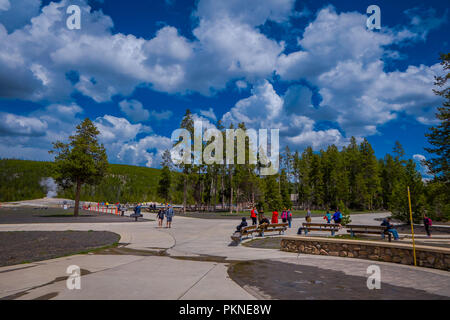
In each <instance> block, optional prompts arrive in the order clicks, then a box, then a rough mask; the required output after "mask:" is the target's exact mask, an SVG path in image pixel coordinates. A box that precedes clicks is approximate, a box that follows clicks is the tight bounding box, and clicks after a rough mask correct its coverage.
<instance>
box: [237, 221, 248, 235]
mask: <svg viewBox="0 0 450 320" xmlns="http://www.w3.org/2000/svg"><path fill="white" fill-rule="evenodd" d="M247 225H248V224H247V219H246V218H245V217H243V218H242V221H241V223H240V224H239V225H238V226H237V227H236V231H237V232H241V229H242V228H245V227H246V226H247Z"/></svg>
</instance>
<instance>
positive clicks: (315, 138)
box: [222, 81, 347, 150]
mask: <svg viewBox="0 0 450 320" xmlns="http://www.w3.org/2000/svg"><path fill="white" fill-rule="evenodd" d="M298 88H300V87H298ZM301 90H303V89H301ZM251 93H252V95H251V96H250V97H248V98H245V99H242V100H240V101H238V102H237V103H236V104H235V106H234V107H233V108H231V110H230V111H229V112H227V113H226V114H224V116H223V118H222V121H223V122H224V124H225V125H226V126H228V125H229V124H230V123H234V124H237V123H240V122H245V124H246V126H247V128H253V129H255V130H258V129H279V130H280V139H281V141H280V144H281V145H286V144H288V145H290V146H294V147H298V148H303V147H306V146H312V147H313V148H314V149H316V150H319V149H320V148H323V147H325V146H327V145H330V144H335V145H337V146H343V145H344V144H346V142H347V139H346V138H344V137H343V136H342V134H341V133H340V131H339V130H337V129H325V130H316V129H315V125H316V121H315V120H313V119H311V118H310V117H307V116H304V115H300V113H301V112H298V111H299V110H295V112H293V110H290V107H291V106H290V102H287V103H286V100H289V101H291V102H292V100H293V99H294V100H295V99H296V98H294V97H292V95H291V94H290V93H289V94H287V95H286V96H285V97H282V96H280V95H278V94H277V92H276V91H275V89H274V88H273V86H272V84H271V83H269V82H268V81H263V82H261V83H259V84H258V85H256V86H255V87H254V88H253V89H252V91H251ZM304 93H305V94H306V95H307V96H308V95H309V101H308V97H306V98H301V99H300V100H303V101H304V102H305V105H304V107H309V105H310V98H311V94H310V92H309V93H308V92H307V91H306V90H305V91H304Z"/></svg>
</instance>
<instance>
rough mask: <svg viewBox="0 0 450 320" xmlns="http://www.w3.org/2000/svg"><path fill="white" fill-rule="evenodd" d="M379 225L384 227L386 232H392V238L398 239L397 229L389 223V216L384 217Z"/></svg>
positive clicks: (382, 235)
mask: <svg viewBox="0 0 450 320" xmlns="http://www.w3.org/2000/svg"><path fill="white" fill-rule="evenodd" d="M381 225H382V226H383V227H386V231H387V232H390V233H392V235H393V236H394V240H398V239H399V237H398V232H397V230H395V226H394V225H393V224H392V223H391V217H387V218H386V219H384V220H383V222H382V223H381ZM381 237H382V238H383V239H384V233H382V234H381Z"/></svg>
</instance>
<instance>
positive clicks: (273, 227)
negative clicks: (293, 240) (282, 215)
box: [258, 223, 289, 237]
mask: <svg viewBox="0 0 450 320" xmlns="http://www.w3.org/2000/svg"><path fill="white" fill-rule="evenodd" d="M288 225H289V224H287V223H274V224H266V223H263V224H260V225H259V226H258V231H259V235H260V236H261V237H264V234H265V233H267V232H278V234H281V233H284V232H285V231H286V229H287V227H288Z"/></svg>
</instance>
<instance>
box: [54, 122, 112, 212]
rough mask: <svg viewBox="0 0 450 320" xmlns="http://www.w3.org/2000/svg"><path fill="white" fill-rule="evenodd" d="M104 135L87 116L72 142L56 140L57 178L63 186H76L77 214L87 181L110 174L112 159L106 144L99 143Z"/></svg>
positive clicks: (92, 181) (98, 180) (99, 178)
mask: <svg viewBox="0 0 450 320" xmlns="http://www.w3.org/2000/svg"><path fill="white" fill-rule="evenodd" d="M99 134H100V132H99V131H98V129H97V128H96V127H95V125H94V124H93V123H92V121H91V120H90V119H88V118H86V119H85V120H84V121H83V122H81V123H80V124H79V125H78V126H77V128H76V133H75V135H73V136H70V137H69V141H70V142H69V143H63V142H60V141H57V142H55V143H53V150H51V151H49V152H50V153H51V154H56V156H55V178H56V181H57V182H58V184H59V185H60V186H61V187H63V188H68V187H70V186H72V185H75V187H76V192H75V208H74V216H78V210H79V203H80V194H81V187H82V186H83V185H84V184H91V185H94V184H98V183H99V182H100V181H101V179H103V178H104V176H105V175H106V173H107V170H108V158H107V156H106V150H105V148H104V146H103V144H99V143H98V140H97V136H98V135H99Z"/></svg>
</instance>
